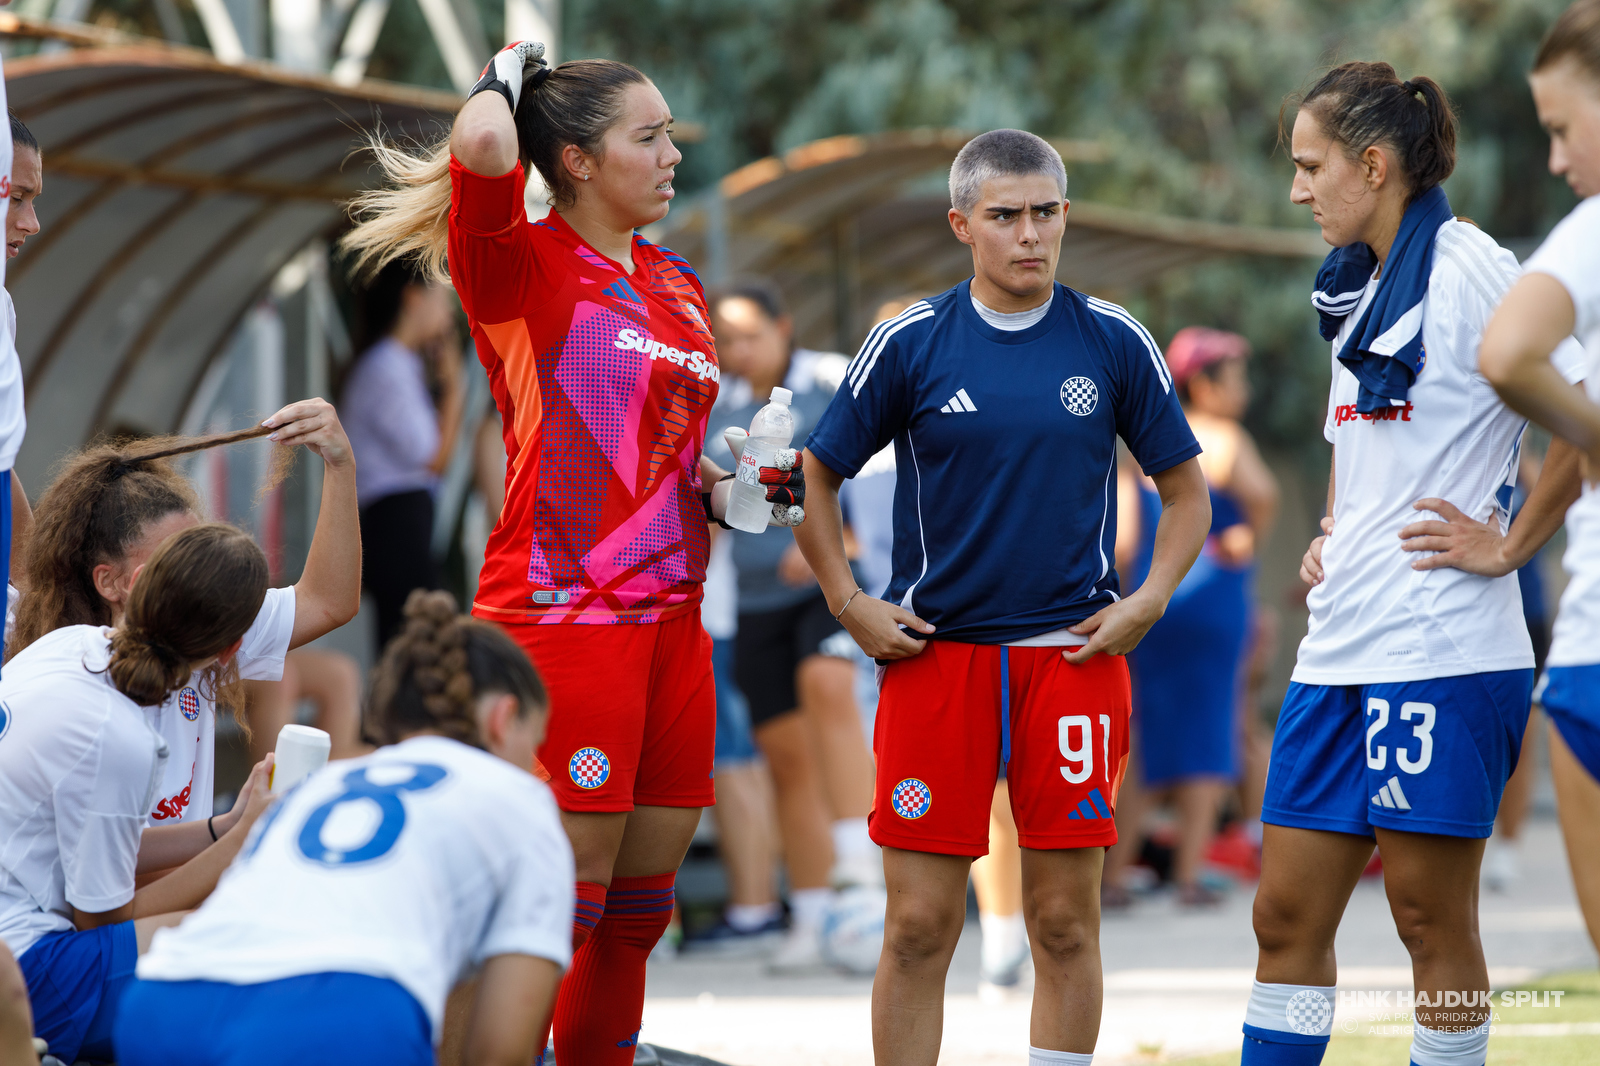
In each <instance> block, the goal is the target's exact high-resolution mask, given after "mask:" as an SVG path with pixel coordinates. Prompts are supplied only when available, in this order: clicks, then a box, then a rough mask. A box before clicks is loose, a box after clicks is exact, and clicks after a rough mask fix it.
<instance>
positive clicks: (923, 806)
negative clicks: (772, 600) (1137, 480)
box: [796, 130, 1211, 1066]
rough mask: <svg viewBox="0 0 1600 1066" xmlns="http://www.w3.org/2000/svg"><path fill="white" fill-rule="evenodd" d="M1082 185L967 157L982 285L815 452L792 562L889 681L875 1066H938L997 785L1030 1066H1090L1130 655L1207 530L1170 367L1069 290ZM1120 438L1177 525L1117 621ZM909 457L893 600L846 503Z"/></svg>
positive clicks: (1005, 157) (1017, 160) (901, 356)
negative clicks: (1009, 840)
mask: <svg viewBox="0 0 1600 1066" xmlns="http://www.w3.org/2000/svg"><path fill="white" fill-rule="evenodd" d="M1066 184H1067V175H1066V168H1065V167H1064V166H1063V165H1062V162H1061V157H1060V155H1058V154H1057V152H1056V150H1055V149H1054V148H1052V147H1050V145H1049V144H1048V143H1047V142H1045V141H1044V140H1042V139H1040V138H1039V137H1036V136H1034V135H1033V134H1031V133H1024V132H1022V131H1020V130H996V131H994V132H991V133H986V134H983V135H982V136H980V137H977V138H974V139H973V140H972V141H971V142H969V143H968V144H967V146H966V147H965V148H963V149H962V150H961V153H960V154H959V155H958V156H957V157H956V161H955V163H954V165H953V166H952V167H951V171H950V194H951V196H950V199H951V209H950V214H949V218H950V224H951V228H952V229H953V230H954V231H955V234H956V237H957V238H958V239H959V240H961V241H962V242H963V243H965V244H968V245H970V246H971V247H972V258H973V270H974V276H973V278H972V279H971V280H970V281H964V282H962V283H961V284H960V285H957V286H956V287H955V288H953V289H950V290H949V291H947V292H944V293H941V294H940V295H938V296H935V297H932V298H930V299H928V300H925V301H920V302H918V303H916V304H913V305H912V306H911V307H910V308H908V309H907V310H906V311H905V312H904V313H902V314H901V315H900V316H899V317H897V318H893V319H890V320H889V321H888V322H884V323H881V324H880V325H878V326H877V327H876V328H875V329H874V330H873V331H872V332H871V333H869V334H868V336H867V340H866V343H865V344H864V345H863V346H862V348H861V351H860V353H859V354H857V356H856V358H855V360H854V361H853V362H852V363H851V365H850V367H849V370H848V372H847V373H846V376H845V381H844V384H842V385H841V386H840V387H839V391H838V392H837V393H836V394H835V396H834V399H833V402H832V404H831V405H830V406H829V408H828V410H827V412H826V414H824V415H823V417H822V420H821V422H820V423H819V424H818V426H817V428H816V429H815V430H814V431H813V432H812V434H811V436H810V438H809V440H808V441H807V446H806V452H807V454H806V457H805V467H806V469H807V470H808V471H810V474H809V477H810V478H811V480H812V485H811V495H810V497H809V498H808V500H807V508H808V513H809V517H808V519H807V521H806V523H805V525H803V526H801V527H800V528H799V530H798V531H797V532H796V539H797V541H798V542H799V544H800V547H801V549H802V550H803V551H804V552H805V555H806V560H807V561H808V562H809V563H810V564H811V568H812V570H813V571H814V572H815V573H816V575H817V578H818V580H819V581H820V583H821V586H822V589H823V592H824V593H825V594H826V596H827V597H828V606H829V610H830V611H831V613H832V614H833V615H834V617H835V618H837V619H839V620H840V621H841V622H843V623H844V625H845V626H846V627H847V628H848V629H849V631H850V634H851V636H853V637H854V638H855V640H856V642H857V643H858V644H859V645H860V646H861V648H862V650H863V651H865V652H866V653H867V654H868V655H870V656H872V657H874V658H876V659H878V660H880V661H881V662H886V663H887V665H886V666H885V667H884V669H883V674H882V677H883V682H882V699H881V701H880V703H879V705H878V715H877V721H876V735H875V745H874V746H875V748H876V753H877V758H878V764H877V766H878V770H877V785H876V795H875V803H874V809H873V813H872V817H871V832H872V839H873V840H875V841H877V842H878V843H879V844H880V845H882V846H883V848H884V872H885V875H886V879H887V882H888V893H889V912H888V916H887V919H886V922H885V926H884V947H883V956H882V960H881V961H880V962H879V965H878V975H877V980H876V981H875V982H874V983H873V987H872V998H873V1045H874V1051H875V1054H876V1056H877V1061H878V1063H879V1064H880V1066H890V1064H896V1066H898V1064H905V1066H913V1064H914V1066H932V1064H933V1063H934V1062H935V1061H936V1060H937V1059H938V1054H939V1042H940V1037H941V1033H940V1026H939V1025H938V1024H937V1022H936V1021H935V1019H937V1018H939V1017H940V1011H941V1005H942V1002H943V998H944V986H945V974H946V972H947V970H948V968H949V965H950V956H951V953H952V952H953V951H954V950H955V946H956V940H957V939H958V937H959V936H960V933H961V927H962V924H963V920H964V919H965V916H966V885H967V875H968V869H969V867H970V866H971V864H972V859H973V857H974V856H977V855H982V854H984V852H985V851H986V850H987V849H988V842H989V814H990V807H991V804H992V802H993V797H994V791H995V781H996V778H997V777H998V776H999V770H1000V767H1001V766H1002V765H1003V766H1005V768H1006V777H1007V782H1008V785H1009V792H1010V802H1011V807H1012V812H1013V815H1014V816H1015V820H1016V826H1017V834H1018V841H1019V843H1020V844H1021V845H1022V886H1023V887H1022V892H1023V911H1024V919H1025V921H1026V924H1027V930H1028V935H1029V939H1030V940H1031V941H1032V945H1033V952H1034V962H1035V967H1034V968H1035V972H1036V974H1037V982H1036V984H1035V987H1034V1014H1033V1017H1034V1022H1033V1026H1032V1029H1031V1034H1030V1045H1031V1046H1030V1048H1029V1052H1028V1054H1029V1061H1030V1063H1032V1064H1033V1066H1040V1064H1071V1066H1083V1064H1086V1063H1088V1062H1089V1060H1090V1058H1091V1057H1092V1055H1093V1052H1094V1046H1095V1039H1096V1037H1097V1036H1098V1033H1099V1028H1100V949H1099V929H1100V926H1099V893H1100V871H1101V862H1102V860H1103V858H1104V854H1105V848H1106V846H1107V845H1110V844H1113V843H1115V841H1116V829H1115V827H1114V825H1113V822H1112V818H1113V813H1114V811H1115V808H1116V799H1117V788H1118V786H1119V785H1120V783H1121V781H1122V777H1123V773H1124V770H1125V764H1126V755H1127V750H1128V714H1129V694H1128V670H1127V666H1126V663H1125V662H1124V660H1123V658H1122V657H1123V656H1124V655H1126V654H1127V652H1129V651H1131V650H1132V649H1133V647H1134V646H1135V645H1136V644H1138V642H1139V639H1140V638H1141V637H1142V636H1143V635H1144V633H1145V631H1146V630H1148V629H1149V628H1150V626H1151V625H1152V624H1153V623H1154V622H1155V621H1156V620H1157V619H1158V618H1160V617H1161V613H1162V611H1163V610H1164V609H1165V607H1166V604H1167V601H1168V600H1169V599H1170V598H1171V596H1172V592H1173V589H1174V588H1176V587H1177V585H1178V582H1179V581H1180V580H1181V579H1182V577H1183V575H1184V572H1185V571H1186V570H1188V568H1189V566H1190V564H1191V563H1193V562H1194V559H1195V556H1196V554H1197V553H1198V552H1199V550H1200V545H1201V542H1202V541H1203V540H1204V539H1205V534H1206V529H1207V527H1208V526H1209V525H1210V521H1211V508H1210V505H1209V503H1208V502H1207V496H1206V485H1205V479H1204V478H1203V477H1202V476H1201V473H1200V467H1199V462H1198V460H1197V459H1196V456H1198V455H1199V453H1200V446H1199V444H1198V443H1196V441H1195V438H1194V434H1193V433H1191V432H1190V431H1189V426H1188V424H1187V422H1185V420H1184V417H1183V411H1182V409H1181V408H1180V407H1179V406H1178V398H1177V394H1176V392H1175V391H1174V389H1173V384H1172V377H1171V374H1170V373H1169V372H1168V370H1167V365H1166V362H1165V361H1164V360H1163V359H1162V357H1161V352H1160V349H1158V348H1157V347H1156V344H1155V342H1154V341H1153V340H1152V339H1151V338H1150V334H1149V333H1148V332H1147V331H1146V330H1145V329H1144V327H1143V326H1141V325H1139V323H1138V322H1137V321H1135V320H1134V319H1133V317H1132V316H1131V315H1129V314H1128V313H1127V312H1126V311H1124V310H1123V309H1122V308H1120V307H1118V306H1116V305H1115V304H1109V303H1106V302H1105V301H1103V300H1097V299H1094V298H1092V297H1088V296H1084V295H1083V294H1082V293H1078V292H1074V291H1073V290H1071V289H1068V288H1066V287H1065V286H1062V285H1059V284H1056V283H1055V281H1054V276H1055V267H1056V261H1057V259H1058V257H1059V255H1060V249H1061V238H1062V236H1063V234H1064V230H1065V227H1064V226H1063V224H1062V219H1063V217H1064V215H1065V214H1066V211H1067V202H1066V191H1067V190H1066ZM1118 436H1121V437H1122V439H1123V440H1125V441H1126V442H1127V444H1128V447H1129V449H1130V450H1131V451H1132V453H1133V455H1134V457H1135V458H1136V459H1137V460H1138V461H1139V462H1140V463H1141V464H1142V465H1143V467H1144V469H1145V472H1146V473H1148V474H1150V475H1151V477H1153V478H1154V479H1155V483H1156V487H1157V490H1158V491H1159V493H1160V494H1161V498H1162V502H1163V504H1164V508H1163V511H1162V516H1161V521H1160V527H1159V529H1158V530H1157V533H1156V546H1155V558H1154V559H1153V561H1152V563H1151V566H1150V576H1149V578H1148V579H1147V580H1146V582H1145V583H1144V585H1143V586H1141V587H1140V588H1139V589H1138V590H1136V591H1134V592H1131V593H1130V594H1128V595H1127V596H1122V595H1121V589H1120V586H1119V583H1118V577H1117V574H1116V571H1115V570H1114V569H1113V567H1112V566H1111V563H1110V560H1111V558H1112V555H1113V551H1114V549H1113V541H1114V539H1115V536H1116V519H1115V517H1114V514H1113V512H1112V508H1113V507H1114V506H1115V495H1116V487H1115V484H1114V482H1115V477H1116V463H1117V438H1118ZM891 441H892V442H893V443H894V447H895V458H896V464H895V465H896V467H897V470H898V472H899V475H898V480H897V482H896V490H895V513H894V540H895V549H894V577H893V579H892V580H891V581H890V583H889V589H888V591H887V593H885V596H884V599H876V598H873V597H871V596H868V595H866V594H864V593H863V592H862V591H861V590H860V589H859V588H858V587H857V585H856V583H855V580H854V578H853V577H852V576H851V570H850V566H849V562H848V560H847V559H846V557H845V547H844V540H843V535H842V527H841V523H840V512H839V503H838V490H839V485H840V483H841V482H842V480H843V479H844V478H845V477H847V476H853V475H854V474H855V473H857V472H858V471H860V470H861V469H862V468H863V466H864V465H865V464H866V463H867V461H868V460H869V459H871V458H872V457H873V456H874V455H875V454H877V453H878V451H879V450H880V449H882V448H883V447H884V446H885V445H887V444H889V443H890V442H891ZM924 619H926V621H925V620H924ZM902 626H904V627H905V628H903V629H902V628H901V627H902ZM929 638H931V639H929ZM1063 712H1068V713H1063Z"/></svg>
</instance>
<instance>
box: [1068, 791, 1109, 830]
mask: <svg viewBox="0 0 1600 1066" xmlns="http://www.w3.org/2000/svg"><path fill="white" fill-rule="evenodd" d="M1067 817H1068V818H1082V819H1083V820H1084V821H1087V822H1092V821H1094V820H1096V819H1097V818H1110V817H1111V808H1110V807H1109V806H1107V805H1106V798H1105V797H1104V796H1102V795H1100V790H1099V789H1098V788H1091V789H1090V790H1089V797H1088V799H1081V800H1079V801H1078V809H1077V810H1075V811H1073V812H1071V813H1070V814H1068V815H1067Z"/></svg>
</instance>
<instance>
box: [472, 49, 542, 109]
mask: <svg viewBox="0 0 1600 1066" xmlns="http://www.w3.org/2000/svg"><path fill="white" fill-rule="evenodd" d="M540 71H544V72H545V73H546V74H548V73H549V68H548V67H547V66H545V62H544V45H542V44H540V43H539V42H538V41H517V42H515V43H513V44H508V45H506V46H505V47H504V48H502V49H500V51H498V52H496V53H495V56H494V58H493V59H491V60H489V65H488V66H486V67H484V68H483V77H481V78H479V79H478V84H476V85H474V86H473V87H472V91H471V92H469V93H467V99H468V100H470V99H472V98H473V97H474V96H477V95H478V94H479V93H481V92H485V91H491V90H492V91H493V92H497V93H499V94H500V95H501V96H503V97H505V98H506V103H508V104H510V105H511V113H512V114H513V115H514V114H516V113H517V101H518V100H521V99H522V85H523V82H525V81H527V80H528V79H529V78H532V77H533V76H534V75H536V74H538V73H539V72H540Z"/></svg>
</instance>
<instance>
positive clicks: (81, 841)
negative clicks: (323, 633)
mask: <svg viewBox="0 0 1600 1066" xmlns="http://www.w3.org/2000/svg"><path fill="white" fill-rule="evenodd" d="M266 593H267V560H266V557H265V556H263V555H262V554H261V549H260V548H258V547H257V546H256V545H255V542H254V541H252V540H251V539H250V538H249V537H248V536H246V535H245V534H244V533H241V532H240V531H239V530H237V529H234V528H233V527H232V526H224V525H206V526H196V527H194V528H192V529H187V530H185V531H183V532H182V533H179V534H177V535H176V536H174V537H172V538H170V539H169V540H168V541H167V542H166V543H165V544H163V545H162V546H161V547H160V548H159V549H157V551H156V552H155V554H154V555H152V556H151V557H150V560H149V562H148V563H146V564H145V566H144V567H143V568H142V569H141V571H140V573H139V575H138V577H137V579H136V580H135V581H134V583H133V589H132V592H131V594H130V595H129V597H128V601H127V606H126V611H125V614H124V617H123V620H122V622H121V623H120V624H119V625H118V626H117V627H116V628H115V629H106V628H103V627H100V626H68V627H66V628H64V629H57V630H55V631H54V632H52V633H50V634H48V635H46V636H44V637H42V638H41V639H39V640H37V641H35V642H34V643H33V644H32V645H30V646H29V648H28V649H27V650H26V651H24V652H23V653H22V654H20V655H18V656H17V657H16V658H14V659H12V660H11V662H9V663H7V664H6V670H5V677H4V679H3V680H0V841H4V842H5V843H4V848H3V850H0V940H4V941H5V943H6V946H7V947H8V948H9V949H10V950H11V951H12V953H13V954H15V955H16V957H17V962H18V964H19V965H20V966H21V967H22V972H23V975H24V977H25V978H26V979H27V983H28V995H29V998H30V999H31V1000H32V1002H33V1022H34V1027H35V1032H36V1033H37V1034H38V1035H39V1036H40V1037H41V1038H43V1039H44V1040H45V1041H46V1042H47V1043H48V1044H49V1045H50V1052H51V1054H53V1055H55V1056H56V1057H57V1058H59V1059H61V1060H62V1061H63V1062H75V1061H76V1060H77V1058H78V1056H79V1054H80V1053H81V1054H82V1055H84V1056H85V1057H88V1058H92V1059H102V1060H103V1059H110V1058H112V1053H111V1032H112V1026H113V1025H114V1023H115V1020H116V1010H117V1003H118V999H119V997H120V995H121V993H122V991H123V989H124V988H125V987H126V986H127V984H128V983H129V982H130V981H132V979H133V967H134V963H135V961H136V959H137V956H138V955H139V953H140V952H143V951H145V950H147V949H148V948H149V945H150V938H151V936H152V934H154V932H155V930H156V929H158V928H160V927H162V926H164V925H173V924H176V923H177V921H178V920H179V919H180V918H181V917H182V912H183V911H186V910H188V909H190V908H192V907H196V906H198V905H199V904H200V903H201V902H202V901H203V900H204V899H205V898H206V896H207V895H208V894H210V892H211V890H212V888H213V887H214V886H215V885H216V883H217V878H218V877H219V876H221V874H222V871H223V870H224V869H226V867H227V865H228V863H230V862H232V861H233V857H234V856H235V855H236V854H238V851H239V848H240V846H241V845H242V844H243V842H244V839H245V836H246V834H247V833H248V832H249V829H250V826H251V825H252V824H253V823H254V821H255V819H256V817H257V816H258V815H259V814H260V813H261V811H262V810H263V809H265V806H266V791H267V788H266V777H267V772H268V770H269V768H270V762H268V763H264V764H262V765H260V766H257V767H256V769H255V771H254V772H253V773H252V774H251V777H250V780H249V781H248V782H247V783H246V785H245V788H244V790H243V791H242V792H241V794H240V796H239V801H238V806H239V808H240V810H241V812H242V817H241V818H240V819H239V822H238V824H236V825H235V826H234V827H233V828H232V829H231V830H230V831H229V832H228V833H227V834H225V835H224V836H223V837H222V839H221V840H220V841H219V842H217V843H215V844H212V845H211V846H210V847H208V848H207V849H206V850H205V851H204V852H202V853H201V854H200V855H199V856H197V857H196V858H194V859H193V860H191V861H189V862H188V863H186V864H184V865H183V866H182V867H180V868H179V869H177V870H175V871H173V872H172V873H170V874H168V875H167V876H165V877H163V878H161V879H160V880H158V881H156V882H154V883H152V884H149V885H146V886H145V887H143V888H138V889H137V890H136V888H135V875H136V872H137V870H138V869H139V867H140V865H141V864H143V863H144V862H145V856H144V855H143V853H142V849H141V846H140V834H141V831H142V830H143V828H144V825H145V821H146V817H147V816H148V814H149V811H150V807H149V802H150V796H151V794H152V793H153V792H154V791H155V788H156V786H157V784H158V783H159V782H160V781H161V777H162V770H163V769H164V764H165V763H166V761H167V759H168V758H169V752H168V747H167V744H166V742H165V741H164V740H162V738H161V737H160V736H159V735H157V734H156V733H155V732H154V731H152V730H151V728H150V726H149V725H148V724H147V720H146V716H145V708H147V707H151V706H157V705H159V704H161V703H162V702H163V701H164V700H166V699H167V698H168V697H169V696H170V695H172V694H173V693H175V692H177V691H178V690H179V689H181V688H182V687H183V686H185V685H187V684H189V683H190V682H191V681H192V680H194V679H195V677H196V676H203V675H204V672H205V671H206V670H207V669H208V668H209V667H211V666H212V665H213V664H216V663H218V662H224V663H225V662H226V661H227V660H228V659H230V658H231V657H232V656H233V655H235V654H236V653H237V652H238V650H239V644H240V642H241V641H242V640H243V639H244V635H245V631H246V630H247V629H249V627H250V623H251V621H252V619H254V618H255V617H256V614H257V612H258V611H259V610H260V609H261V601H262V600H263V599H264V598H265V596H266Z"/></svg>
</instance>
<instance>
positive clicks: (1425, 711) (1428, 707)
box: [1366, 696, 1439, 774]
mask: <svg viewBox="0 0 1600 1066" xmlns="http://www.w3.org/2000/svg"><path fill="white" fill-rule="evenodd" d="M1438 713H1439V712H1438V708H1436V707H1435V706H1434V705H1433V704H1431V703H1418V702H1415V701H1408V702H1406V703H1402V704H1401V705H1400V721H1401V722H1402V723H1414V724H1412V725H1411V735H1412V737H1414V738H1416V741H1417V753H1416V755H1415V756H1413V755H1412V753H1411V750H1410V743H1409V741H1408V742H1407V743H1405V744H1403V745H1397V746H1396V747H1395V749H1394V763H1395V765H1396V766H1397V767H1399V768H1400V769H1401V770H1402V771H1404V772H1405V773H1408V774H1420V773H1422V771H1424V770H1426V769H1427V768H1428V766H1429V765H1430V764H1431V763H1432V762H1433V724H1434V722H1435V720H1436V719H1437V717H1438ZM1366 714H1367V766H1368V768H1369V769H1373V770H1384V769H1387V768H1388V761H1389V747H1388V745H1385V744H1375V743H1374V742H1375V741H1376V740H1377V739H1378V738H1379V734H1381V733H1382V732H1383V731H1384V729H1385V727H1387V726H1388V724H1389V701H1388V700H1385V699H1379V698H1378V697H1377V696H1369V697H1368V698H1367V708H1366Z"/></svg>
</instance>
